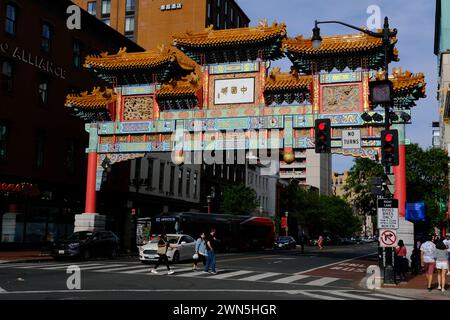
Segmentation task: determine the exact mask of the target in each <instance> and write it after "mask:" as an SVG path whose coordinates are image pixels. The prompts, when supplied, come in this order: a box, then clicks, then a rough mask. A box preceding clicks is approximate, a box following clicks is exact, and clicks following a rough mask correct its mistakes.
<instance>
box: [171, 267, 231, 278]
mask: <svg viewBox="0 0 450 320" xmlns="http://www.w3.org/2000/svg"><path fill="white" fill-rule="evenodd" d="M216 271H217V273H220V272H223V271H224V270H222V269H217V270H216ZM210 275H211V274H210V273H206V272H203V271H199V272H198V271H197V272H194V271H193V272H186V273H182V274H179V275H177V276H178V277H198V276H203V277H205V278H208V279H209V278H211V277H210Z"/></svg>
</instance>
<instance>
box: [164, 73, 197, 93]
mask: <svg viewBox="0 0 450 320" xmlns="http://www.w3.org/2000/svg"><path fill="white" fill-rule="evenodd" d="M201 88H202V81H201V78H200V77H199V76H198V75H197V74H195V73H191V74H190V75H188V76H187V77H183V78H182V79H181V80H173V81H171V82H169V83H168V84H164V85H162V86H161V88H160V89H159V90H157V91H156V96H157V97H158V98H159V97H169V96H184V95H194V94H195V93H196V92H197V91H198V90H199V89H201Z"/></svg>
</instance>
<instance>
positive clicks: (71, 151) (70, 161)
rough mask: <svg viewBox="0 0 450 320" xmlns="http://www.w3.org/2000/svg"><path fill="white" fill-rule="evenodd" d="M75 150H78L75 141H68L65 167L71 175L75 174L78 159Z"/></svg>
mask: <svg viewBox="0 0 450 320" xmlns="http://www.w3.org/2000/svg"><path fill="white" fill-rule="evenodd" d="M75 150H76V141H75V139H67V140H66V159H65V167H66V169H67V171H68V172H69V174H75V159H76V154H75V152H76V151H75Z"/></svg>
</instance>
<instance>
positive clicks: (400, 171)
mask: <svg viewBox="0 0 450 320" xmlns="http://www.w3.org/2000/svg"><path fill="white" fill-rule="evenodd" d="M398 155H399V165H398V166H395V167H394V175H395V194H394V198H395V199H397V200H398V212H399V214H400V216H401V217H405V211H406V146H405V145H404V144H399V150H398Z"/></svg>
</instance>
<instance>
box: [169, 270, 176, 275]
mask: <svg viewBox="0 0 450 320" xmlns="http://www.w3.org/2000/svg"><path fill="white" fill-rule="evenodd" d="M174 273H175V271H173V270H169V271H167V274H174Z"/></svg>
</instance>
